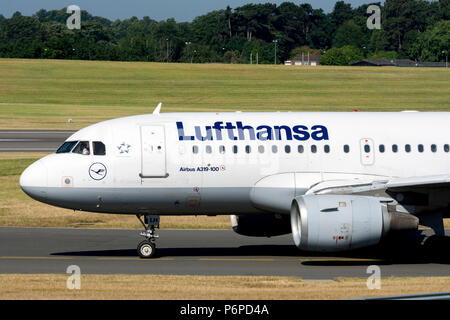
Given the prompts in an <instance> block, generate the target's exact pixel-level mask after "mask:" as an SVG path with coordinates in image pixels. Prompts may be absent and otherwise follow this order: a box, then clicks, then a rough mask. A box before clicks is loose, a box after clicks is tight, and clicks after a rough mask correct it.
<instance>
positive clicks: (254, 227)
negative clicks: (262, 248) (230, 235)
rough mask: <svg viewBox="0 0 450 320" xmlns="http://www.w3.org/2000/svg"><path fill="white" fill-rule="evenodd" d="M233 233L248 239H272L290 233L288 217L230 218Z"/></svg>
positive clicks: (274, 215)
mask: <svg viewBox="0 0 450 320" xmlns="http://www.w3.org/2000/svg"><path fill="white" fill-rule="evenodd" d="M231 226H232V227H233V231H234V232H236V233H238V234H241V235H243V236H249V237H274V236H281V235H283V234H289V233H291V220H290V217H289V215H285V214H284V215H281V214H254V215H250V214H249V215H240V216H236V215H233V216H231Z"/></svg>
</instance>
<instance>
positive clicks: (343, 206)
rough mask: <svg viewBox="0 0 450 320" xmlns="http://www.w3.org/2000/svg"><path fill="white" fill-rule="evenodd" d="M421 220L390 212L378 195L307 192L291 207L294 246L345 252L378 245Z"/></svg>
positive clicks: (313, 249) (413, 226) (297, 198)
mask: <svg viewBox="0 0 450 320" xmlns="http://www.w3.org/2000/svg"><path fill="white" fill-rule="evenodd" d="M418 224H419V219H418V218H417V217H415V216H413V215H411V214H407V213H400V212H389V211H388V206H387V204H385V203H382V202H380V199H379V198H376V197H369V196H351V195H305V196H299V197H296V198H295V199H294V200H293V202H292V206H291V228H292V236H293V238H294V243H295V245H296V246H297V247H298V248H300V249H302V250H308V251H322V252H327V251H328V252H332V251H344V250H351V249H356V248H362V247H367V246H371V245H375V244H378V243H379V242H380V240H381V239H382V238H383V236H385V235H386V234H387V233H388V232H389V231H391V230H414V229H417V228H418Z"/></svg>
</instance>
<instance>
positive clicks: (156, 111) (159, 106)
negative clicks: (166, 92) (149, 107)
mask: <svg viewBox="0 0 450 320" xmlns="http://www.w3.org/2000/svg"><path fill="white" fill-rule="evenodd" d="M161 107H162V102H160V103H159V104H158V106H157V107H156V108H155V110H153V114H159V112H160V111H161Z"/></svg>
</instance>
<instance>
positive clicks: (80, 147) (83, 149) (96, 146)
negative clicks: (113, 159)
mask: <svg viewBox="0 0 450 320" xmlns="http://www.w3.org/2000/svg"><path fill="white" fill-rule="evenodd" d="M91 148H92V150H93V152H92V150H91ZM69 152H72V153H78V154H83V155H90V154H94V155H95V156H104V155H106V147H105V144H104V143H103V142H101V141H93V142H92V147H91V144H90V142H89V141H66V142H64V143H63V145H62V146H61V147H59V148H58V150H56V153H69Z"/></svg>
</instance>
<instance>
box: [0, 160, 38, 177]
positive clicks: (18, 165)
mask: <svg viewBox="0 0 450 320" xmlns="http://www.w3.org/2000/svg"><path fill="white" fill-rule="evenodd" d="M36 160H38V159H37V158H33V159H13V160H11V159H0V177H7V176H19V175H20V174H21V173H22V172H23V170H25V169H26V167H28V166H29V165H30V164H32V163H33V162H34V161H36Z"/></svg>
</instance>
